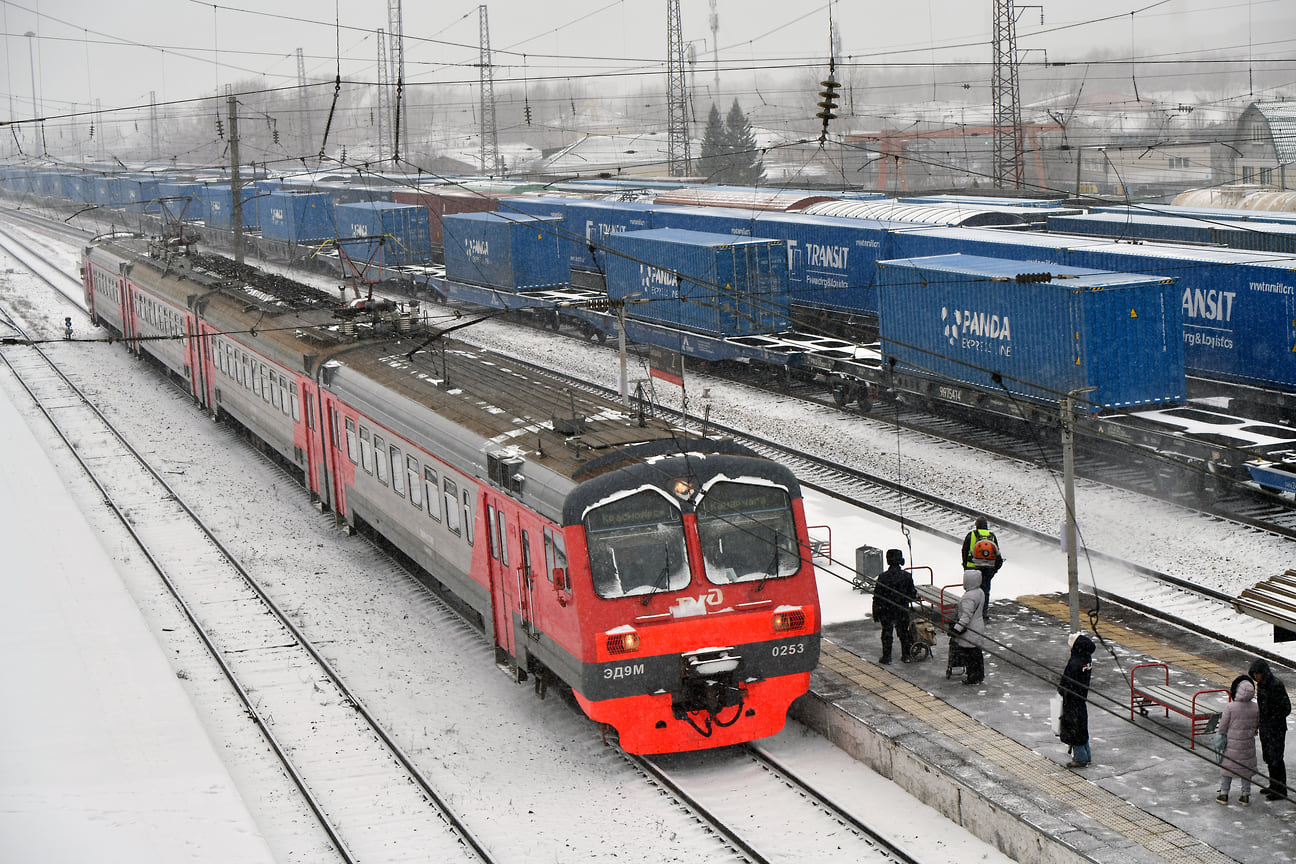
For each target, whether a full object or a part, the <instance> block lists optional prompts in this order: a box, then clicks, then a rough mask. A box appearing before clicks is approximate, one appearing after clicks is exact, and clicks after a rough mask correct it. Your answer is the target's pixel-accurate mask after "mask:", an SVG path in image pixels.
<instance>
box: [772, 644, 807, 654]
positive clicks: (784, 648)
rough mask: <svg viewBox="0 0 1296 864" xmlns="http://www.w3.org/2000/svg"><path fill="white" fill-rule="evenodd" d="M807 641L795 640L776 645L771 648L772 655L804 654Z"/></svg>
mask: <svg viewBox="0 0 1296 864" xmlns="http://www.w3.org/2000/svg"><path fill="white" fill-rule="evenodd" d="M804 653H805V643H804V642H793V643H791V644H788V645H775V646H774V647H773V648H772V649H770V656H771V657H791V656H792V655H793V654H804Z"/></svg>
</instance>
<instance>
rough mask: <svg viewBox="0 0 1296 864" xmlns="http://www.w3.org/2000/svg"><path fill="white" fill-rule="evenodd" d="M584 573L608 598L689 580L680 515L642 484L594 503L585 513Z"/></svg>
mask: <svg viewBox="0 0 1296 864" xmlns="http://www.w3.org/2000/svg"><path fill="white" fill-rule="evenodd" d="M585 542H586V545H587V547H588V548H589V566H590V576H591V578H592V579H593V580H594V591H595V593H597V594H598V595H599V596H600V597H603V598H606V599H613V598H617V597H629V596H632V595H636V594H652V593H655V592H657V591H676V590H678V589H680V588H685V587H687V586H688V584H689V564H688V552H687V550H686V548H685V545H684V520H683V518H682V516H681V515H680V511H679V510H678V509H677V508H676V507H675V505H674V504H673V503H672V502H671V501H670V500H669V499H667V498H666V496H665V495H664V494H662V493H660V492H657V491H655V490H651V489H645V490H644V491H642V492H636V493H635V494H633V495H627V496H626V497H624V498H619V499H617V500H615V501H609V502H608V503H606V504H603V505H601V506H598V507H594V508H593V509H591V510H590V511H589V513H588V514H587V515H586V516H585Z"/></svg>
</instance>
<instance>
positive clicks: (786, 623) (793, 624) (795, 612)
mask: <svg viewBox="0 0 1296 864" xmlns="http://www.w3.org/2000/svg"><path fill="white" fill-rule="evenodd" d="M773 624H774V632H775V633H783V632H786V631H788V630H800V629H802V628H803V627H805V625H806V613H805V610H804V609H792V610H789V611H786V612H775V613H774V618H773Z"/></svg>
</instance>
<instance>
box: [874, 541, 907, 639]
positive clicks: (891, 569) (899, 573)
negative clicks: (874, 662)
mask: <svg viewBox="0 0 1296 864" xmlns="http://www.w3.org/2000/svg"><path fill="white" fill-rule="evenodd" d="M886 561H887V569H886V570H883V571H882V575H881V576H879V577H878V580H877V585H875V586H874V588H873V620H874V621H876V622H877V623H878V624H880V625H882V656H881V658H879V660H878V662H879V663H890V662H891V644H892V635H891V630H892V629H893V628H894V629H895V630H896V632H897V633H899V634H900V659H901V660H903V661H904V662H905V663H908V662H909V660H910V656H909V649H910V647H911V643H912V641H913V640H912V639H910V638H909V603H910V601H913V600H917V599H918V589H917V588H915V587H914V582H913V576H912V575H910V573H909V571H908V570H905V569H904V563H905V559H904V553H903V552H901V551H900V550H899V549H888V550H887V553H886Z"/></svg>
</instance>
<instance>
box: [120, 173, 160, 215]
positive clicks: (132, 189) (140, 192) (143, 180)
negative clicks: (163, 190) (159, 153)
mask: <svg viewBox="0 0 1296 864" xmlns="http://www.w3.org/2000/svg"><path fill="white" fill-rule="evenodd" d="M121 184H122V198H123V202H122V204H123V206H124V207H126V209H128V210H135V211H138V212H141V213H158V212H160V211H161V207H160V205H159V204H158V200H157V199H158V178H157V177H154V176H152V175H149V174H135V175H126V176H124V177H122V178H121Z"/></svg>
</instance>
